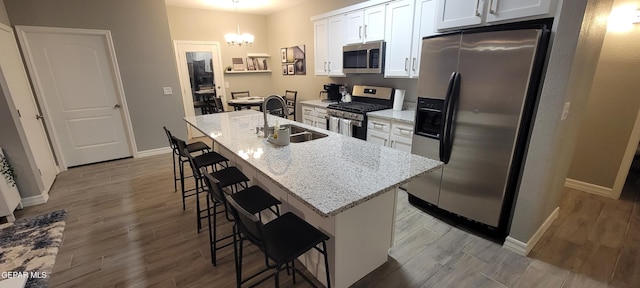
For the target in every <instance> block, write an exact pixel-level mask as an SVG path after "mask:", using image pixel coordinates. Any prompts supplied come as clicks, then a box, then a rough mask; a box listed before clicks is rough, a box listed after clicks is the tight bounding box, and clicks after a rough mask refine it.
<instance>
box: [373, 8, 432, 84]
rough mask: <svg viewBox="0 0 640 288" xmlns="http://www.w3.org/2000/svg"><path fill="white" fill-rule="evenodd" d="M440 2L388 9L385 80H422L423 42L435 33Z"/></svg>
mask: <svg viewBox="0 0 640 288" xmlns="http://www.w3.org/2000/svg"><path fill="white" fill-rule="evenodd" d="M435 9H436V0H417V1H415V5H414V0H400V1H394V2H391V3H389V5H387V25H386V26H387V27H386V28H387V30H386V32H385V35H386V39H385V40H386V45H387V50H386V55H385V57H386V58H385V77H404V78H406V77H418V75H419V72H420V71H419V68H420V53H421V51H420V50H421V48H422V45H421V44H422V38H423V37H425V36H430V35H434V34H437V33H436V32H435Z"/></svg>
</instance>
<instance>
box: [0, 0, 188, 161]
mask: <svg viewBox="0 0 640 288" xmlns="http://www.w3.org/2000/svg"><path fill="white" fill-rule="evenodd" d="M5 5H6V8H7V12H8V14H9V17H10V18H11V23H12V24H13V25H28V26H50V27H65V28H84V29H104V30H110V31H111V35H112V36H113V41H114V46H115V50H116V51H115V52H116V55H117V58H118V65H119V67H120V73H121V76H122V81H123V86H124V91H125V96H126V99H127V104H128V106H129V112H130V115H131V121H132V125H133V131H134V136H135V139H136V144H137V150H138V151H144V150H150V149H155V148H162V147H167V146H168V143H167V138H166V135H165V134H164V132H163V131H162V126H163V125H164V126H167V127H168V128H169V129H171V130H172V131H174V133H175V134H176V136H178V137H186V126H185V124H184V122H183V121H182V117H183V116H184V112H183V109H182V100H181V97H180V95H179V94H178V93H175V94H174V95H171V96H167V95H163V93H162V92H163V90H162V87H164V86H168V87H172V88H173V90H174V91H179V90H180V89H179V87H180V86H179V82H178V75H177V70H176V65H175V59H174V58H175V56H174V53H173V48H172V44H171V37H170V34H169V24H168V21H167V12H166V7H165V5H164V1H162V0H136V1H131V0H92V1H85V0H56V1H41V0H5Z"/></svg>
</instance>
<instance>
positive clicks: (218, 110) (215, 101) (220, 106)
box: [213, 97, 224, 113]
mask: <svg viewBox="0 0 640 288" xmlns="http://www.w3.org/2000/svg"><path fill="white" fill-rule="evenodd" d="M213 104H214V106H215V113H221V112H224V105H223V104H222V99H220V97H216V98H213Z"/></svg>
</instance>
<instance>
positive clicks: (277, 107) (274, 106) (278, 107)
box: [264, 95, 288, 118]
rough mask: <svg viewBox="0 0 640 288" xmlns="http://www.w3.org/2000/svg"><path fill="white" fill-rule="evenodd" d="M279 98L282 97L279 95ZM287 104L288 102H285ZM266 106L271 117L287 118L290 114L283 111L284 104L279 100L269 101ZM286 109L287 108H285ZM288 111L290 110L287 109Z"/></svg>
mask: <svg viewBox="0 0 640 288" xmlns="http://www.w3.org/2000/svg"><path fill="white" fill-rule="evenodd" d="M278 96H279V97H281V98H282V96H280V95H278ZM265 100H266V99H265ZM285 103H286V100H285ZM264 104H266V107H267V113H269V114H271V115H275V116H278V117H282V118H287V116H288V115H287V114H288V112H287V111H283V110H282V108H283V107H282V104H281V103H280V101H278V99H275V98H271V99H270V100H269V101H267V102H266V103H264ZM284 108H287V107H284ZM287 110H288V108H287Z"/></svg>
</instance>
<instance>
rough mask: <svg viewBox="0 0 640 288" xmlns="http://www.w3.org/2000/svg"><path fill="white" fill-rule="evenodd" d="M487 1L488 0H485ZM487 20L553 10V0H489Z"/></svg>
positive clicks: (505, 18)
mask: <svg viewBox="0 0 640 288" xmlns="http://www.w3.org/2000/svg"><path fill="white" fill-rule="evenodd" d="M485 1H486V0H485ZM488 1H489V4H488V6H487V13H486V19H487V22H495V21H502V20H508V19H514V18H522V17H529V16H535V15H547V14H549V12H551V5H552V4H553V3H551V2H552V0H488Z"/></svg>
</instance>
